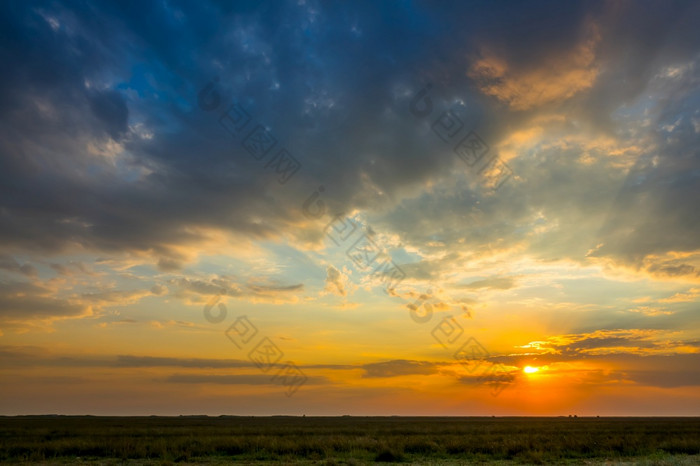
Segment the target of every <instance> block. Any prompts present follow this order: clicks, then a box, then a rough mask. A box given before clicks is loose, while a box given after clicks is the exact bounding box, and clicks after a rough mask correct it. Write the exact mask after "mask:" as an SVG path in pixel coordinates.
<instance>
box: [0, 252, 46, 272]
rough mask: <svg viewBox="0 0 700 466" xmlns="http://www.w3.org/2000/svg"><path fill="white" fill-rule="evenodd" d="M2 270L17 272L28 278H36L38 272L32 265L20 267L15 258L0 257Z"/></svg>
mask: <svg viewBox="0 0 700 466" xmlns="http://www.w3.org/2000/svg"><path fill="white" fill-rule="evenodd" d="M0 269H2V270H7V271H10V272H15V273H18V274H21V275H25V276H27V277H36V276H37V270H36V267H34V266H33V265H31V264H23V265H20V264H19V262H17V261H16V260H15V259H14V258H13V257H11V256H7V255H0Z"/></svg>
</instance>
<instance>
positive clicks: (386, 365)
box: [362, 359, 437, 377]
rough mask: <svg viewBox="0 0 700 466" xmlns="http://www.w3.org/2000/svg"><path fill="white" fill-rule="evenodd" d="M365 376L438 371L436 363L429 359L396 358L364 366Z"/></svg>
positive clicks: (388, 375)
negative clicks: (428, 360) (410, 359)
mask: <svg viewBox="0 0 700 466" xmlns="http://www.w3.org/2000/svg"><path fill="white" fill-rule="evenodd" d="M362 368H363V369H364V371H365V374H364V375H363V377H398V376H402V375H429V374H434V373H436V372H437V367H436V364H435V363H432V362H427V361H409V360H405V359H395V360H393V361H386V362H376V363H370V364H365V365H363V366H362Z"/></svg>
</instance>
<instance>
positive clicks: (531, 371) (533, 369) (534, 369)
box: [523, 366, 540, 374]
mask: <svg viewBox="0 0 700 466" xmlns="http://www.w3.org/2000/svg"><path fill="white" fill-rule="evenodd" d="M539 370H540V368H539V367H532V366H525V367H524V368H523V372H525V373H526V374H534V373H535V372H537V371H539Z"/></svg>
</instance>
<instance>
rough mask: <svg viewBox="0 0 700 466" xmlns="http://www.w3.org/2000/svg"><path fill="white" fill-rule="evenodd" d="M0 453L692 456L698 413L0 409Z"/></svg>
mask: <svg viewBox="0 0 700 466" xmlns="http://www.w3.org/2000/svg"><path fill="white" fill-rule="evenodd" d="M0 461H3V462H17V463H22V462H24V463H27V462H31V463H68V462H99V463H102V464H121V463H129V464H143V463H146V464H161V463H170V462H184V463H227V462H233V461H235V462H247V463H276V462H283V463H307V464H309V463H310V464H367V463H373V462H405V463H422V464H468V463H497V464H548V463H558V464H561V463H567V464H569V463H570V464H609V463H612V464H620V463H627V464H650V465H651V464H679V465H691V464H700V418H437V417H412V418H408V417H235V416H226V417H199V416H195V417H170V418H168V417H91V416H84V417H83V416H80V417H78V416H22V417H0Z"/></svg>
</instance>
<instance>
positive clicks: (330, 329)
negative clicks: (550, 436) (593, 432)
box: [0, 0, 700, 416]
mask: <svg viewBox="0 0 700 466" xmlns="http://www.w3.org/2000/svg"><path fill="white" fill-rule="evenodd" d="M699 23H700V2H697V1H690V0H688V1H677V2H674V1H624V0H620V1H586V2H576V1H571V2H569V1H566V2H560V1H546V2H489V1H473V2H462V1H454V2H429V1H393V2H374V1H362V2H322V1H313V0H298V1H296V0H295V1H271V2H266V3H264V4H259V2H254V1H238V2H212V1H206V0H200V1H197V2H180V1H168V0H160V1H149V0H141V1H133V2H132V1H115V2H78V1H76V2H68V1H64V2H60V1H51V2H41V1H33V2H3V3H2V5H1V6H0V53H1V54H2V62H3V71H2V72H0V414H7V415H11V414H50V413H58V414H96V415H100V414H104V415H107V414H114V415H117V414H125V415H126V414H128V415H151V414H161V415H177V414H210V415H219V414H241V415H271V414H293V415H301V414H306V415H344V414H351V415H455V416H457V415H568V414H577V415H579V416H581V415H601V416H603V415H695V416H698V415H700V29H699V28H698V24H699Z"/></svg>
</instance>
